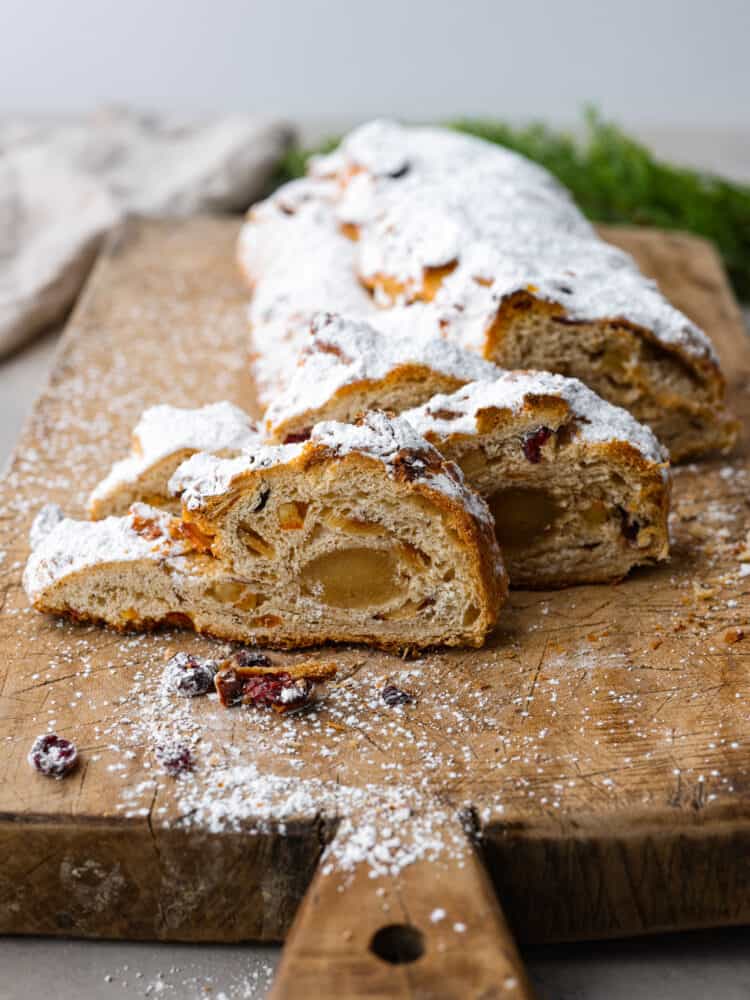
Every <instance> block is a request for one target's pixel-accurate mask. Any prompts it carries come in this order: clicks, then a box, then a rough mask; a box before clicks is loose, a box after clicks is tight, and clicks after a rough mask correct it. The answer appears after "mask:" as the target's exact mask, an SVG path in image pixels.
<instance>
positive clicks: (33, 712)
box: [0, 218, 750, 997]
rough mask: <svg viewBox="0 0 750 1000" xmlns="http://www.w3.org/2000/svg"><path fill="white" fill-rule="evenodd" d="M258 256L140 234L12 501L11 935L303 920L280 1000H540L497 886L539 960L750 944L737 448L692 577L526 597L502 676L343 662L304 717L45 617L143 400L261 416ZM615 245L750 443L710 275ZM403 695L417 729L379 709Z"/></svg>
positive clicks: (82, 326)
mask: <svg viewBox="0 0 750 1000" xmlns="http://www.w3.org/2000/svg"><path fill="white" fill-rule="evenodd" d="M236 233H237V223H236V222H234V221H228V220H218V219H208V218H204V219H194V220H191V221H187V222H164V223H159V222H143V221H137V220H134V221H131V222H129V223H128V224H127V225H126V226H125V227H124V228H123V230H122V231H121V232H120V233H119V234H118V235H117V237H116V238H115V239H113V240H112V242H111V243H110V245H109V246H108V248H107V250H106V252H105V253H104V254H103V255H102V257H101V259H100V261H99V262H98V264H97V267H96V269H95V272H94V274H93V277H92V278H91V280H90V282H89V285H88V287H87V289H86V292H85V294H84V295H83V297H82V298H81V300H80V301H79V303H78V306H77V308H76V310H75V312H74V314H73V317H72V318H71V320H70V323H69V326H68V329H67V332H66V334H65V336H64V338H63V341H62V343H61V346H60V349H59V352H58V355H57V358H56V363H55V365H54V370H53V373H52V377H51V380H50V384H49V386H48V388H47V390H46V391H45V393H44V394H43V396H42V398H41V399H40V400H39V402H38V403H37V405H36V408H35V410H34V414H33V417H32V418H31V420H30V422H29V425H28V426H27V428H26V430H25V432H24V434H23V437H22V440H21V442H20V445H19V447H18V450H17V451H16V454H15V457H14V459H13V462H12V465H11V468H10V471H9V474H8V476H7V478H6V479H5V481H4V482H3V483H2V484H0V932H4V933H19V934H57V935H78V936H91V937H122V938H146V939H148V938H154V939H166V940H184V941H198V940H204V941H205V940H213V941H236V940H242V939H263V940H275V939H282V938H284V937H285V936H286V935H287V932H288V930H289V928H290V924H291V922H292V918H293V917H294V915H295V912H297V911H298V916H297V920H296V922H295V926H294V929H293V932H292V935H291V937H290V942H289V945H288V947H287V949H286V953H285V959H284V961H283V962H282V966H281V970H280V973H279V976H278V979H277V984H276V987H275V989H276V995H277V996H283V997H296V996H303V995H306V996H308V997H309V996H327V995H333V993H336V994H337V995H342V996H353V997H356V996H360V995H367V996H371V997H374V996H383V997H391V996H413V995H414V996H416V995H419V996H440V997H442V996H445V997H452V996H456V997H465V996H480V995H481V996H485V997H494V996H506V995H507V996H511V995H513V996H524V995H527V989H528V988H527V986H526V985H525V984H524V979H523V972H522V969H521V968H520V965H519V963H518V959H517V955H516V953H515V950H514V946H513V943H512V941H511V939H510V937H509V935H508V933H507V928H506V927H505V924H504V922H503V917H502V915H501V912H500V909H499V907H498V905H497V902H496V899H495V895H494V893H493V892H492V891H491V889H490V882H491V883H492V885H494V888H495V889H496V890H497V894H498V898H499V899H500V901H501V903H502V908H503V910H504V912H505V914H506V916H507V919H508V923H509V924H510V926H511V927H512V928H513V930H514V932H515V933H516V934H517V936H518V937H519V938H520V939H521V940H524V941H536V942H538V941H560V940H575V939H582V938H590V937H600V936H615V935H629V934H638V933H643V932H648V931H657V930H666V929H676V928H687V927H699V926H707V925H715V924H732V923H741V922H746V921H748V920H750V770H749V768H750V727H749V726H748V720H749V716H750V706H749V705H748V700H747V699H748V696H749V695H750V672H749V671H748V655H749V654H750V575H744V569H745V568H750V561H749V562H743V559H748V560H750V552H748V553H746V552H745V547H744V546H745V541H746V533H747V530H748V527H750V524H749V523H748V522H749V511H748V482H749V481H750V480H749V478H748V476H749V466H748V461H747V446H746V444H745V443H744V442H743V443H742V444H741V445H740V448H739V449H738V452H737V455H735V456H734V457H732V458H731V459H719V460H716V461H712V462H706V463H703V464H701V465H699V466H690V467H687V468H684V469H681V470H679V471H678V473H677V475H676V479H675V487H674V512H675V513H674V518H673V522H674V523H673V533H674V554H673V558H672V560H671V562H670V563H669V564H668V565H667V566H664V567H660V568H656V569H652V570H647V571H641V572H637V573H634V574H633V575H632V577H631V578H630V579H628V580H627V581H626V582H624V583H622V584H620V585H618V586H613V587H579V588H573V589H569V590H565V591H559V592H550V593H528V592H515V593H513V594H512V596H511V600H510V605H509V607H508V609H507V611H506V613H505V615H504V617H503V620H502V623H501V625H500V627H499V628H498V629H497V631H496V632H495V633H494V635H493V636H492V637H491V640H490V641H489V643H488V644H487V646H486V648H485V649H483V650H479V651H470V652H448V653H432V654H429V655H427V656H425V657H423V658H422V659H420V660H416V661H405V660H402V659H400V658H398V657H395V656H391V655H387V654H381V653H372V652H369V651H367V650H363V649H361V648H345V649H342V650H341V651H340V652H337V653H336V656H337V658H338V660H339V663H340V678H341V679H340V681H339V683H338V684H337V686H336V687H335V688H334V689H333V690H332V691H331V693H330V695H329V697H328V699H327V701H326V703H325V705H324V706H323V707H322V708H321V709H320V710H319V711H318V712H317V713H314V714H311V715H306V716H299V717H296V718H292V719H281V718H279V717H277V716H275V715H273V714H266V713H261V712H245V711H243V710H239V709H237V710H223V709H221V708H220V707H219V706H218V705H217V703H216V702H215V701H213V700H211V699H207V698H202V699H195V700H193V701H185V700H180V699H177V698H175V697H173V696H167V695H164V694H162V693H161V689H160V687H159V676H160V673H161V670H162V667H163V663H164V660H165V658H166V657H167V656H168V655H169V653H170V651H175V650H177V649H187V650H199V651H207V650H210V649H211V648H212V647H213V645H214V644H212V643H211V642H210V641H209V640H205V639H201V638H196V637H193V636H190V635H187V634H185V633H180V632H169V633H160V634H157V635H153V636H146V637H140V636H135V637H130V638H123V637H121V636H119V635H117V634H115V633H113V632H111V631H107V630H105V629H99V628H95V627H88V626H86V627H84V626H73V625H68V624H61V623H59V622H56V621H53V620H51V619H48V618H45V617H42V616H41V615H37V614H36V613H34V612H31V611H30V610H29V609H28V608H27V602H26V599H25V596H24V594H23V591H22V590H21V587H20V577H21V571H22V567H23V563H24V561H25V559H26V556H27V551H28V546H27V530H28V526H29V523H30V521H31V519H32V516H33V514H34V513H35V511H36V510H37V509H38V507H39V506H40V505H41V504H42V503H44V502H47V501H57V502H59V503H60V504H62V505H63V507H64V508H65V510H66V511H67V512H69V513H71V514H74V515H81V514H82V509H83V501H84V499H85V496H86V494H87V492H88V490H89V489H90V488H91V487H92V486H93V485H94V483H95V482H96V481H97V480H98V479H99V478H100V476H101V475H102V474H103V472H104V471H105V470H106V469H107V468H108V466H109V464H110V462H111V461H112V460H113V459H115V458H118V457H121V456H122V455H124V454H125V452H126V451H127V439H128V434H129V430H130V428H131V427H132V425H133V423H134V422H135V420H136V419H137V417H138V415H139V413H140V411H141V410H142V408H143V407H144V406H146V405H149V404H153V403H156V402H164V401H168V402H171V403H174V404H178V405H183V406H196V405H200V404H203V403H206V402H210V401H213V400H216V399H220V398H228V399H231V400H234V401H236V402H239V403H242V404H245V405H247V406H251V407H252V405H253V390H252V383H251V380H250V378H249V376H248V372H247V365H246V362H245V355H246V327H245V316H244V305H245V299H246V293H245V291H244V290H243V288H242V287H241V285H240V283H239V281H238V279H237V277H236V274H235V267H234V263H233V244H234V240H235V236H236ZM606 236H607V237H608V238H609V239H611V240H612V241H613V242H615V243H617V244H618V245H620V246H623V247H625V248H626V249H627V250H629V251H631V252H632V253H634V254H635V256H636V257H637V258H638V260H639V261H640V263H641V266H642V267H643V268H644V269H645V270H646V271H647V272H649V273H650V274H652V275H653V276H654V277H656V278H657V279H658V280H659V282H660V284H661V285H662V287H663V289H664V291H665V292H666V293H667V295H668V296H669V297H670V298H671V299H672V300H673V301H674V302H675V303H676V304H677V305H678V306H680V307H682V308H683V309H684V310H685V311H686V312H687V313H688V314H689V315H690V316H691V317H692V318H693V319H695V320H696V321H697V322H698V323H700V324H701V325H702V326H703V327H705V328H706V329H707V330H708V332H709V333H710V334H711V336H712V337H713V340H714V342H715V344H716V346H717V348H718V350H719V353H720V355H721V358H722V362H723V364H724V366H725V370H726V371H727V373H728V375H729V380H730V384H731V387H730V396H731V403H732V405H733V407H734V408H735V410H736V412H737V413H738V414H739V415H740V416H742V417H743V418H744V417H746V416H747V415H748V414H749V413H750V397H749V396H748V385H749V382H748V379H749V378H750V351H749V350H748V344H747V341H746V335H745V332H744V329H743V325H742V320H741V316H740V314H739V311H738V309H737V306H736V304H735V302H734V300H733V298H732V295H731V293H730V291H729V289H728V286H727V283H726V280H725V278H724V275H723V273H722V270H721V267H720V264H719V261H718V259H717V257H716V254H715V253H714V251H713V249H712V248H711V247H710V246H709V245H708V244H706V243H704V242H702V241H700V240H697V239H695V238H692V237H688V236H683V235H679V234H665V233H661V232H656V231H647V230H635V229H609V230H607V231H606ZM737 629H740V630H741V629H745V630H746V631H747V633H748V637H747V638H746V639H742V638H740V639H739V640H738V641H729V640H734V639H737V637H738V636H739V635H740V632H738V631H736V630H737ZM732 630H734V631H732ZM277 659H278V660H279V661H280V662H281V661H285V660H287V659H292V660H293V659H294V656H293V655H288V656H287V655H279V656H278V657H277ZM386 680H389V681H392V682H394V683H396V684H398V685H399V686H400V687H403V688H405V689H407V690H408V691H410V692H411V694H412V695H413V696H414V699H415V700H414V702H413V704H411V705H409V706H406V707H403V708H397V709H395V708H389V707H388V706H386V705H385V704H384V703H383V701H382V699H381V698H380V693H379V692H380V690H381V689H382V687H383V685H384V684H385V682H386ZM178 701H179V704H178ZM48 727H50V728H54V729H55V730H56V731H57V732H59V733H61V734H63V735H65V736H68V737H70V738H72V739H74V740H75V741H76V743H77V744H78V746H79V749H80V753H81V758H82V762H81V766H80V767H79V768H78V770H77V772H75V774H73V775H71V776H70V777H69V778H67V779H66V780H64V781H54V780H50V779H45V778H43V777H41V776H39V775H37V774H35V773H34V772H33V771H32V770H31V768H30V767H29V765H28V763H27V760H26V755H27V753H28V749H29V746H30V744H31V742H32V740H33V739H34V737H35V736H37V735H38V734H39V733H40V732H44V731H46V729H47V728H48ZM178 738H179V739H180V740H182V741H187V742H190V743H191V745H192V747H193V753H194V757H195V760H196V770H195V772H194V773H193V774H192V775H190V776H188V777H185V778H182V779H178V780H175V779H173V778H170V777H169V776H167V775H164V774H163V773H162V772H161V771H160V770H159V768H158V766H157V765H156V763H155V759H154V748H155V745H156V744H157V743H159V742H160V741H162V742H164V741H167V740H172V739H178ZM326 845H327V851H326V854H325V856H324V859H323V862H322V864H320V865H319V862H320V861H321V855H322V854H323V851H324V847H326ZM487 873H489V876H490V878H489V879H488V878H487ZM374 876H375V877H374ZM305 894H306V897H305ZM303 897H305V901H304V904H303V905H302V906H301V907H300V906H299V904H300V901H301V900H302V899H303ZM327 990H329V991H331V992H327Z"/></svg>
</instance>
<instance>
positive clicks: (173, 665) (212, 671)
mask: <svg viewBox="0 0 750 1000" xmlns="http://www.w3.org/2000/svg"><path fill="white" fill-rule="evenodd" d="M216 670H217V666H216V664H215V663H214V661H213V660H205V659H202V658H201V657H198V656H192V655H191V654H190V653H182V652H181V653H176V654H175V655H174V656H173V657H172V658H171V659H170V660H168V661H167V665H166V667H165V669H164V680H165V683H166V685H167V688H168V689H169V690H170V691H173V692H174V693H175V694H180V695H182V696H183V698H196V697H198V696H199V695H202V694H207V693H208V692H209V691H210V690H212V688H213V686H214V676H215V675H216Z"/></svg>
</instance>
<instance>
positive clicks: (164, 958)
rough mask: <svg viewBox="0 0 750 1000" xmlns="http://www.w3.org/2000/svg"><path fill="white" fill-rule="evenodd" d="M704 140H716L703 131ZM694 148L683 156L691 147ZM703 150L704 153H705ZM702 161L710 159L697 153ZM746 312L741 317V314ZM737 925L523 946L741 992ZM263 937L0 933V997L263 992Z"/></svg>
mask: <svg viewBox="0 0 750 1000" xmlns="http://www.w3.org/2000/svg"><path fill="white" fill-rule="evenodd" d="M644 138H648V139H649V140H651V141H652V142H653V143H654V145H655V146H656V147H657V148H658V149H659V152H660V153H662V155H668V154H669V153H678V155H679V156H680V158H681V159H683V160H684V161H686V162H687V161H690V160H692V161H693V162H695V163H696V164H697V165H701V166H711V167H715V168H719V169H720V168H721V162H715V161H716V160H717V159H718V158H719V157H718V155H717V154H718V153H719V152H720V149H721V148H723V149H724V152H725V154H726V153H727V152H729V155H725V159H726V161H727V162H726V169H727V170H728V172H731V173H732V174H734V175H735V176H740V177H749V176H750V143H749V142H748V138H747V136H733V137H732V136H730V137H725V139H724V144H723V147H722V144H720V143H716V142H712V141H711V137H708V136H703V140H701V137H700V136H699V135H697V134H696V133H693V132H691V133H690V134H689V135H688V134H682V133H680V134H679V135H678V134H672V133H669V134H662V135H661V136H655V135H653V136H652V135H649V136H647V137H646V136H644ZM712 138H715V137H712ZM691 150H692V151H693V153H694V155H693V156H691V155H690V151H691ZM706 150H709V151H710V152H711V156H710V157H707V155H706ZM707 159H710V160H711V162H707ZM746 316H747V317H748V318H749V319H750V314H747V313H746ZM56 342H57V336H56V334H55V333H50V334H47V335H46V336H44V337H41V338H39V339H38V340H37V341H36V342H35V343H34V344H32V345H31V346H30V347H29V348H27V349H26V350H25V351H23V352H22V353H19V354H17V355H15V356H14V357H11V358H10V359H8V360H6V361H5V362H4V363H0V469H1V468H2V467H3V465H4V464H5V461H6V459H7V457H8V455H9V454H10V451H11V449H12V446H13V443H14V441H15V440H16V438H17V436H18V432H19V430H20V428H21V425H22V423H23V421H24V420H25V419H26V417H27V415H28V413H29V411H30V409H31V406H32V404H33V400H34V398H35V396H36V394H37V393H38V392H39V390H40V388H41V387H42V385H43V384H44V380H45V379H46V376H47V372H48V370H49V366H50V363H51V360H52V357H53V353H54V349H55V345H56ZM747 941H748V932H747V931H746V930H745V929H742V928H739V929H725V930H717V931H701V932H693V933H685V934H675V935H669V936H663V937H654V938H647V939H640V940H631V941H620V942H600V943H594V944H591V943H586V944H577V945H565V946H563V945H561V946H555V947H546V948H528V949H522V953H523V957H524V960H525V961H526V963H527V967H528V969H529V971H530V974H531V978H532V981H533V983H534V985H535V987H536V989H537V992H538V995H539V997H540V998H541V1000H596V998H604V997H606V998H607V1000H626V998H627V1000H632V998H633V997H639V998H646V1000H649V998H659V1000H678V998H679V1000H705V998H709V997H711V998H713V997H717V998H718V997H721V998H722V1000H747V998H748V997H750V948H748V946H747ZM278 956H279V949H278V948H276V947H273V946H259V945H245V946H237V945H231V946H224V945H164V944H159V945H157V944H144V943H123V942H93V941H57V940H46V939H38V938H1V937H0V1000H21V998H23V1000H36V998H38V997H39V998H41V997H44V998H47V997H60V998H61V1000H67V998H76V1000H93V998H107V997H123V998H128V997H144V996H146V997H150V996H159V995H163V996H165V997H185V998H193V997H195V998H198V997H200V998H204V1000H205V998H206V997H213V998H215V1000H239V998H250V1000H253V998H262V997H264V996H265V995H266V993H267V990H268V985H269V983H270V981H271V979H272V977H273V971H274V968H275V966H276V963H277V961H278Z"/></svg>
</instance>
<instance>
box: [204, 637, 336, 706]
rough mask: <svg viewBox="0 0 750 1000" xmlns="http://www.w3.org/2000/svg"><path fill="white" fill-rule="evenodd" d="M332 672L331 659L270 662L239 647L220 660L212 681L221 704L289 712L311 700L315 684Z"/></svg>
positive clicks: (334, 669)
mask: <svg viewBox="0 0 750 1000" xmlns="http://www.w3.org/2000/svg"><path fill="white" fill-rule="evenodd" d="M248 661H251V662H248ZM335 673H336V666H335V664H333V663H320V662H316V661H306V662H304V663H300V664H296V665H293V664H288V665H285V666H272V665H271V661H270V660H269V659H268V657H267V656H265V655H264V654H263V653H253V652H250V651H249V650H241V651H240V652H239V653H235V654H233V655H232V656H230V657H229V659H227V660H225V661H224V663H223V664H222V666H221V669H220V670H219V672H218V673H217V675H216V678H215V680H214V683H215V685H216V690H217V691H218V693H219V700H220V701H221V703H222V705H224V707H225V708H228V707H231V706H233V705H240V704H241V705H253V706H256V707H267V708H273V710H274V711H275V712H289V711H292V710H296V709H299V708H303V707H304V706H306V705H309V704H310V703H311V702H312V701H314V700H315V696H316V691H315V687H316V685H319V684H320V683H322V682H323V681H326V680H328V679H329V678H331V677H333V676H334V675H335Z"/></svg>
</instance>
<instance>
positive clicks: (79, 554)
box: [24, 413, 507, 648]
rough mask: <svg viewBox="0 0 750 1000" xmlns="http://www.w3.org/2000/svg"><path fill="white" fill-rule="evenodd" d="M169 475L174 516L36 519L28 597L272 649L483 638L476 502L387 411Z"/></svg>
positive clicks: (71, 612)
mask: <svg viewBox="0 0 750 1000" xmlns="http://www.w3.org/2000/svg"><path fill="white" fill-rule="evenodd" d="M172 489H173V491H174V492H175V493H179V494H181V496H182V503H183V510H182V515H181V516H180V517H174V516H172V515H170V514H169V513H168V512H165V511H159V510H157V509H156V508H152V507H148V506H146V505H143V504H136V505H134V507H133V508H132V510H131V512H130V513H129V514H127V515H126V516H125V517H122V518H115V517H110V518H106V519H105V520H103V521H83V522H77V521H71V520H67V519H66V520H63V521H57V519H56V518H45V523H47V524H48V525H49V530H48V532H47V534H46V535H45V536H44V537H41V540H38V544H37V547H36V548H35V549H34V551H33V552H32V554H31V557H30V559H29V562H28V565H27V567H26V571H25V574H24V586H25V588H26V592H27V593H28V595H29V597H30V598H31V600H32V602H33V604H34V606H35V607H36V608H37V609H38V610H40V611H49V612H53V613H56V614H61V615H66V616H68V617H71V618H74V619H78V620H95V621H102V622H105V623H107V624H109V625H113V626H115V627H116V628H126V627H131V628H132V627H149V626H152V625H156V624H161V623H167V624H184V625H187V626H191V627H193V628H195V629H196V630H198V631H201V632H206V633H210V634H212V635H215V636H218V637H221V638H226V639H233V640H239V641H242V642H258V643H263V644H267V645H269V646H276V647H288V646H310V645H314V644H317V643H321V642H325V641H328V640H332V641H341V642H365V643H369V644H372V645H377V646H381V647H383V648H403V647H410V646H413V647H425V646H432V645H439V644H445V645H473V646H479V645H481V644H482V642H483V641H484V638H485V636H486V634H487V632H488V631H489V630H490V629H491V628H492V627H493V625H494V624H495V622H496V620H497V617H498V613H499V609H500V606H501V605H502V603H503V601H504V599H505V596H506V593H507V578H506V574H505V571H504V568H503V563H502V559H501V557H500V552H499V549H498V546H497V542H496V541H495V535H494V529H493V523H492V518H491V516H490V513H489V511H488V509H487V506H486V504H485V503H484V501H483V500H482V499H481V498H480V497H479V496H477V494H476V493H474V492H473V491H472V490H470V489H469V488H468V487H467V486H466V485H465V484H464V481H463V476H462V474H461V472H460V470H459V469H458V468H457V467H456V466H454V465H453V464H451V463H449V462H446V461H445V460H444V459H443V458H442V457H441V456H440V455H439V453H438V452H437V451H436V450H435V449H434V448H433V447H432V446H431V445H429V444H428V443H427V442H426V441H425V440H424V439H423V438H421V437H419V435H417V434H416V433H415V432H414V431H413V430H412V428H411V427H410V426H409V425H408V424H405V423H403V422H401V421H396V420H390V419H389V418H388V417H386V416H385V415H383V414H378V413H371V414H368V415H367V417H366V418H365V419H364V421H363V422H362V423H361V424H359V425H356V426H348V425H343V424H337V423H324V424H320V425H319V426H318V427H316V428H315V429H314V431H313V433H312V435H311V438H310V440H309V441H307V442H305V443H300V444H291V445H282V446H277V447H272V446H265V447H258V448H256V449H255V450H254V451H253V452H252V453H243V454H242V455H241V456H239V457H237V458H234V459H222V458H218V457H216V456H213V455H208V454H205V453H199V454H196V455H194V456H193V457H192V458H190V459H189V460H188V461H187V462H185V463H184V464H183V465H182V466H180V468H179V469H178V470H177V472H176V473H175V475H174V476H173V479H172ZM42 534H43V533H42ZM39 535H40V532H39V530H37V536H38V537H39Z"/></svg>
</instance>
